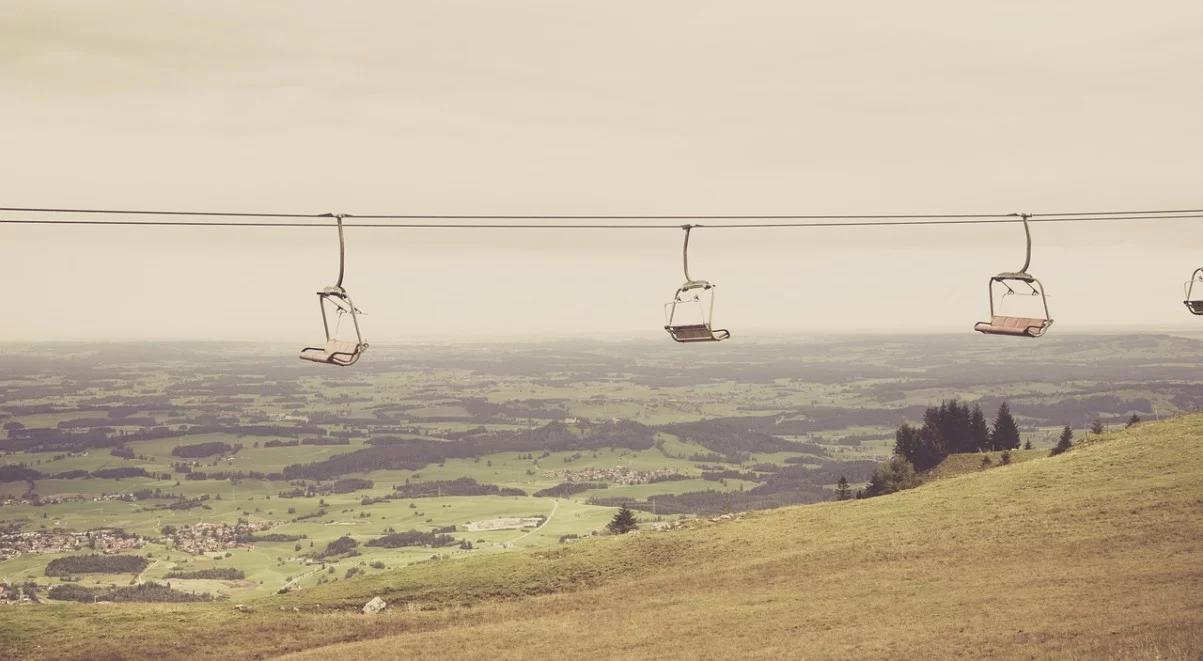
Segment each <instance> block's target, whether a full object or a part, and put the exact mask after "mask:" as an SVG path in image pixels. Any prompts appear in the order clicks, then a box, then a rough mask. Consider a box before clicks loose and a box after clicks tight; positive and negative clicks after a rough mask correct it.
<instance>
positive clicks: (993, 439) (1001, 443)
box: [990, 402, 1019, 450]
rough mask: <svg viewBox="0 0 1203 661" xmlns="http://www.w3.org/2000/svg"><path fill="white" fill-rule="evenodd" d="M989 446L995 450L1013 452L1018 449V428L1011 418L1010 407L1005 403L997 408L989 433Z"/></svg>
mask: <svg viewBox="0 0 1203 661" xmlns="http://www.w3.org/2000/svg"><path fill="white" fill-rule="evenodd" d="M990 445H991V447H992V448H993V449H995V450H1014V449H1016V448H1018V447H1019V426H1018V425H1016V424H1015V418H1013V417H1011V407H1010V406H1008V405H1007V403H1006V402H1003V403H1002V406H999V407H998V415H997V416H996V417H995V418H994V429H993V430H992V431H991V432H990Z"/></svg>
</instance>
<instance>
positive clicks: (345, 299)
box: [300, 214, 368, 367]
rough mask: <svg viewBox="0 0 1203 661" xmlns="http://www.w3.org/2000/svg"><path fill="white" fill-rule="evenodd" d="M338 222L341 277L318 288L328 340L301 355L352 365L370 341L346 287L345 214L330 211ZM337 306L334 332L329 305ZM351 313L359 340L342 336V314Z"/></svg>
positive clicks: (319, 303)
mask: <svg viewBox="0 0 1203 661" xmlns="http://www.w3.org/2000/svg"><path fill="white" fill-rule="evenodd" d="M327 215H328V216H330V217H333V218H334V219H335V220H336V221H337V223H338V281H337V282H336V283H334V284H333V285H331V286H329V287H326V288H325V289H322V290H321V291H319V292H317V300H318V307H319V308H320V309H321V311H322V328H323V330H325V333H326V344H325V345H324V346H320V347H305V348H304V349H301V353H300V358H301V359H302V360H310V361H313V362H315V363H325V364H327V365H338V366H340V367H348V366H351V365H354V364H355V363H357V362H358V361H359V359H360V357H361V356H363V352H365V351H367V349H368V343H367V342H364V341H363V334H362V333H361V332H360V331H359V314H360V313H361V312H362V311H361V310H359V309H358V308H356V307H355V303H354V302H353V301H352V300H351V295H350V294H348V293H347V290H346V289H343V274H344V272H345V270H346V254H347V251H346V242H345V240H344V238H343V214H327ZM327 307H330V308H333V310H334V313H335V314H336V315H338V318H337V319H336V322H335V325H334V332H333V333H332V332H330V316H329V314H328V313H327V311H326V308H327ZM344 314H350V315H351V324H352V326H353V327H354V329H355V340H354V341H351V340H340V339H338V331H339V329H340V328H341V321H342V316H343V315H344Z"/></svg>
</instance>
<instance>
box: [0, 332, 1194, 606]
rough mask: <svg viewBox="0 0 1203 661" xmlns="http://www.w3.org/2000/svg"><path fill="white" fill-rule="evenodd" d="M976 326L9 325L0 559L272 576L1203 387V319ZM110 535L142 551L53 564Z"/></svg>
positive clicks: (267, 582)
mask: <svg viewBox="0 0 1203 661" xmlns="http://www.w3.org/2000/svg"><path fill="white" fill-rule="evenodd" d="M976 339H977V338H950V339H940V340H937V339H932V338H922V337H916V338H913V339H909V340H899V339H897V338H891V339H889V340H880V339H875V338H856V339H813V340H806V341H801V340H798V341H789V342H785V341H783V342H779V343H767V344H750V343H749V344H743V345H730V346H726V345H724V346H717V347H712V348H713V349H715V350H714V351H703V352H691V353H688V354H685V353H678V352H663V351H660V350H659V349H658V348H657V347H651V346H648V345H644V344H640V343H611V344H602V345H593V346H591V347H590V348H589V349H587V350H582V349H580V348H577V347H574V346H572V345H569V344H555V343H552V344H550V345H548V346H540V347H531V346H524V345H496V346H484V347H456V346H423V347H415V348H402V347H393V348H390V347H374V348H373V356H372V361H370V362H365V363H364V364H363V365H362V366H360V367H357V368H355V369H353V370H335V371H331V370H321V369H315V368H314V367H312V366H310V365H306V364H301V363H300V361H296V360H295V359H294V358H293V357H292V356H291V350H290V349H287V348H277V347H271V346H262V345H221V344H163V345H152V346H151V347H150V348H147V347H144V346H143V347H139V349H138V350H137V351H131V350H130V348H129V347H127V346H125V345H105V344H97V345H87V344H54V345H50V344H48V345H21V346H17V345H4V347H2V349H3V351H0V453H3V454H2V455H0V467H2V468H0V579H3V581H5V582H7V583H10V584H17V583H20V584H30V585H35V586H37V588H38V589H39V590H41V592H42V596H43V598H46V597H47V595H48V593H49V590H50V589H52V588H54V587H55V586H59V585H64V584H70V585H72V586H80V587H84V588H90V589H95V590H101V589H103V588H114V587H118V586H123V585H140V584H149V583H156V582H158V583H162V582H166V583H169V584H170V585H171V587H172V588H173V589H175V590H177V591H181V592H186V593H193V594H200V595H206V596H207V597H214V598H221V599H252V598H260V597H266V596H270V595H274V594H276V593H278V592H281V591H284V592H290V591H297V590H301V591H306V590H310V589H313V588H316V587H317V586H319V585H328V584H333V583H338V582H352V583H354V582H359V581H363V580H366V577H370V576H374V575H381V574H384V573H387V572H390V571H392V570H395V569H396V568H398V567H403V566H407V565H413V564H419V563H421V564H423V566H430V563H438V562H444V561H460V560H464V559H469V558H472V557H477V556H486V555H495V554H504V553H511V552H514V551H519V550H523V549H553V548H560V547H563V546H565V545H571V544H573V543H577V540H579V539H580V538H584V537H589V536H591V535H592V534H595V533H596V532H598V531H600V530H601V529H602V528H603V527H604V525H605V524H606V522H608V521H609V519H610V518H611V516H612V515H613V513H614V511H615V508H616V507H617V506H619V505H622V504H627V505H629V506H631V507H632V508H634V509H635V510H636V511H638V512H639V513H640V516H641V517H643V518H644V520H645V521H646V522H648V523H655V522H659V523H660V524H661V525H668V524H669V523H671V522H674V521H677V520H680V519H694V518H698V517H703V518H704V517H712V516H715V515H718V514H723V513H729V512H740V511H747V510H757V509H765V508H773V507H780V506H787V505H797V504H805V503H813V502H822V501H825V500H830V499H832V498H833V497H834V489H835V484H836V482H837V481H838V480H839V479H840V478H841V477H842V478H845V479H847V480H848V481H849V482H850V483H851V485H852V487H853V488H854V489H855V488H859V487H861V486H862V485H863V484H864V483H865V480H867V479H868V476H869V474H870V473H871V472H872V470H873V468H874V467H875V466H876V465H877V464H878V463H879V462H881V461H883V460H884V459H886V458H887V457H888V456H889V455H890V454H891V453H892V450H893V445H894V430H895V428H896V427H897V426H898V425H899V424H901V423H903V422H908V421H909V422H912V423H915V422H917V421H919V420H920V419H921V418H922V416H923V413H924V409H925V408H926V407H927V406H930V405H933V404H938V403H939V402H940V401H941V400H943V399H947V398H949V397H951V396H952V395H954V394H955V396H957V397H959V398H960V399H961V400H962V401H966V402H970V403H974V404H979V405H980V406H981V407H982V408H983V410H984V411H985V413H986V415H992V414H993V411H994V409H995V408H997V407H998V406H999V405H1000V404H1001V403H1002V402H1003V401H1007V402H1008V403H1009V404H1010V406H1011V408H1012V410H1013V411H1014V412H1015V415H1016V418H1017V420H1018V421H1019V424H1020V433H1021V435H1022V437H1023V438H1024V440H1026V441H1029V442H1030V443H1031V444H1032V446H1033V447H1034V448H1036V449H1035V450H1031V451H1019V453H1017V455H1016V457H1017V459H1023V458H1025V455H1024V454H1023V453H1024V452H1031V453H1035V455H1041V454H1044V451H1045V450H1047V448H1049V447H1051V446H1052V445H1053V443H1054V442H1055V440H1056V437H1057V435H1058V434H1059V433H1060V430H1061V428H1062V426H1063V425H1066V424H1068V425H1071V426H1073V427H1075V428H1076V429H1078V430H1079V433H1081V431H1082V430H1083V429H1084V428H1085V427H1086V426H1088V425H1089V424H1091V423H1092V422H1093V421H1095V420H1096V419H1097V420H1099V421H1100V423H1101V424H1104V425H1105V426H1108V427H1112V428H1114V427H1119V426H1122V425H1123V424H1124V423H1125V421H1126V420H1127V419H1128V418H1129V417H1130V416H1131V415H1134V414H1135V415H1138V416H1139V417H1141V418H1143V419H1146V420H1154V419H1157V418H1160V417H1167V416H1171V415H1174V414H1177V413H1181V412H1187V411H1193V410H1195V409H1197V408H1198V407H1199V405H1200V404H1203V396H1201V395H1200V394H1199V393H1200V392H1201V390H1200V387H1199V386H1200V385H1203V378H1200V377H1198V376H1197V375H1199V374H1200V373H1203V372H1200V369H1199V368H1200V367H1203V365H1201V363H1203V358H1201V357H1203V343H1201V342H1200V341H1199V340H1198V339H1195V338H1190V337H1175V336H1156V335H1149V336H1139V337H1131V336H1105V335H1103V336H1080V337H1073V336H1070V337H1063V338H1056V339H1050V340H1049V341H1048V342H1045V343H1042V344H1041V345H1039V346H1038V347H1033V349H1032V350H1031V351H1028V352H1025V353H1024V354H1023V356H1022V357H1016V356H1009V355H999V354H998V353H997V351H996V350H995V349H994V348H993V347H996V346H997V345H991V344H983V343H981V342H977V341H975V340H976ZM1104 356H1106V357H1107V358H1106V359H1105V360H1104V359H1102V358H1103V357H1104ZM964 364H972V365H975V366H976V367H975V369H974V370H973V371H972V374H969V373H966V371H965V370H964V369H963V368H960V367H956V366H957V365H964ZM1035 369H1038V370H1039V371H1040V373H1041V374H1042V375H1043V378H1046V379H1047V381H1038V382H1034V381H1032V380H1031V378H1030V375H1031V373H1032V371H1033V370H1035ZM1035 455H1033V456H1035ZM975 461H976V460H975ZM511 519H512V520H515V521H517V523H512V524H506V522H505V521H504V520H511ZM97 531H107V532H103V533H101V532H97ZM410 531H415V532H416V533H420V535H415V536H410V537H404V536H403V535H402V536H401V537H397V535H399V534H402V533H409V532H410ZM98 535H102V536H103V537H104V538H103V539H99V540H98V539H95V538H96V537H97V536H98ZM389 535H393V536H394V537H392V538H389V537H388V536H389ZM437 535H442V537H436V536H437ZM340 540H345V541H340ZM336 542H338V543H339V544H341V546H338V547H335V548H331V545H332V544H334V543H336ZM90 553H102V554H103V553H107V554H113V555H122V554H125V555H136V556H138V557H142V558H145V559H146V561H147V566H146V567H144V568H139V569H138V571H131V572H117V573H111V572H91V571H89V572H82V573H68V574H66V575H56V576H49V575H47V568H48V566H49V565H50V564H51V563H52V562H54V561H55V560H57V559H61V558H70V557H72V556H77V555H85V554H90ZM197 572H202V574H200V576H204V577H196V578H188V577H183V578H182V577H181V576H188V575H197V574H196V573H197ZM214 572H217V573H214ZM218 574H220V575H222V576H225V578H214V576H217V575H218Z"/></svg>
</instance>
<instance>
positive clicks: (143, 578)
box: [134, 560, 159, 585]
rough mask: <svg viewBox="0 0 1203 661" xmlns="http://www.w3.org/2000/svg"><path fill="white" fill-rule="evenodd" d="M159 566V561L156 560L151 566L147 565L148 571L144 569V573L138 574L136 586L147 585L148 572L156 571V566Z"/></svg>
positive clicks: (135, 580)
mask: <svg viewBox="0 0 1203 661" xmlns="http://www.w3.org/2000/svg"><path fill="white" fill-rule="evenodd" d="M158 564H159V561H158V560H155V561H154V562H152V563H150V564H149V565H146V569H143V570H142V573H141V574H138V577H137V578H135V579H134V584H135V585H142V584H143V583H145V582H146V572H148V571H150V570H152V569H154V568H155V567H156V566H158Z"/></svg>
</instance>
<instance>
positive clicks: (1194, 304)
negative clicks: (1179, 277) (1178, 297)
mask: <svg viewBox="0 0 1203 661" xmlns="http://www.w3.org/2000/svg"><path fill="white" fill-rule="evenodd" d="M1183 303H1186V309H1187V310H1190V312H1191V314H1203V301H1183Z"/></svg>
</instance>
